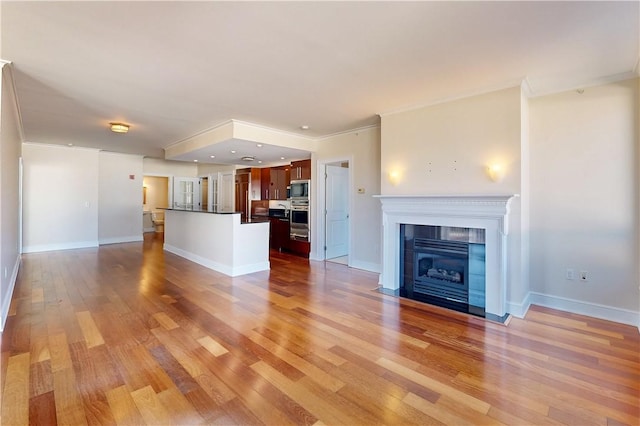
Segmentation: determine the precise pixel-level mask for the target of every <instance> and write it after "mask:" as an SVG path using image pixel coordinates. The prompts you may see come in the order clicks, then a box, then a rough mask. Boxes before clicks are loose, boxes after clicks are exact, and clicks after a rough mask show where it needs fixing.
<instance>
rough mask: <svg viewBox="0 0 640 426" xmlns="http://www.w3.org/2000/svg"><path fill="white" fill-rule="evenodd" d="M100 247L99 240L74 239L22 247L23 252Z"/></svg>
mask: <svg viewBox="0 0 640 426" xmlns="http://www.w3.org/2000/svg"><path fill="white" fill-rule="evenodd" d="M92 247H98V241H97V240H94V241H74V242H72V243H62V244H40V245H34V246H24V247H22V252H23V253H38V252H42V251H56V250H73V249H81V248H92Z"/></svg>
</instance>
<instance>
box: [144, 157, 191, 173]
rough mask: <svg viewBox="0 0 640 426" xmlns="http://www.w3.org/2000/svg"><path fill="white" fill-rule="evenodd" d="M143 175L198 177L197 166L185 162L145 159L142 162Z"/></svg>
mask: <svg viewBox="0 0 640 426" xmlns="http://www.w3.org/2000/svg"><path fill="white" fill-rule="evenodd" d="M143 171H144V174H145V175H152V176H153V175H156V176H182V177H198V165H197V164H196V163H189V162H186V161H170V160H159V159H157V158H145V159H144V160H143Z"/></svg>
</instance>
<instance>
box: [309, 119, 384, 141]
mask: <svg viewBox="0 0 640 426" xmlns="http://www.w3.org/2000/svg"><path fill="white" fill-rule="evenodd" d="M379 128H380V123H378V124H370V125H368V126H362V127H356V128H355V129H350V130H344V131H342V132H336V133H330V134H328V135H326V136H318V137H317V138H316V142H320V141H323V140H326V139H330V138H335V137H336V136H342V135H348V134H350V133H358V132H366V131H367V130H372V129H379Z"/></svg>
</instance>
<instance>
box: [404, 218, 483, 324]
mask: <svg viewBox="0 0 640 426" xmlns="http://www.w3.org/2000/svg"><path fill="white" fill-rule="evenodd" d="M400 238H401V243H402V244H401V247H402V249H401V253H400V255H401V272H400V291H399V293H400V296H402V297H407V298H410V299H414V300H419V301H423V302H426V303H431V304H435V305H438V306H443V307H446V308H450V309H454V310H457V311H463V312H469V313H473V314H475V315H480V316H484V306H485V293H484V291H485V276H484V269H485V268H484V230H483V229H470V228H453V227H440V226H429V225H401V232H400Z"/></svg>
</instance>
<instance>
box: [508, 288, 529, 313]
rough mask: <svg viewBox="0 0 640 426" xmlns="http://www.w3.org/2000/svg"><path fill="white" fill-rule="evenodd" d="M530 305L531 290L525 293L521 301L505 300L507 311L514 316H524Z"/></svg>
mask: <svg viewBox="0 0 640 426" xmlns="http://www.w3.org/2000/svg"><path fill="white" fill-rule="evenodd" d="M530 306H531V292H529V293H527V295H526V296H525V297H524V300H523V301H522V302H521V303H513V302H507V312H508V313H510V314H511V315H513V316H514V317H516V318H524V316H525V315H527V311H528V310H529V307H530Z"/></svg>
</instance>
